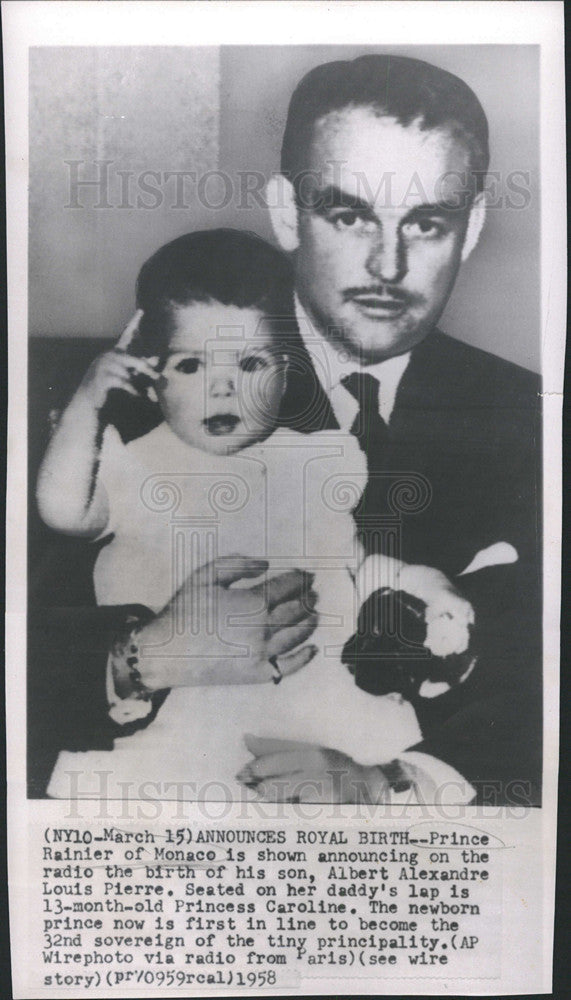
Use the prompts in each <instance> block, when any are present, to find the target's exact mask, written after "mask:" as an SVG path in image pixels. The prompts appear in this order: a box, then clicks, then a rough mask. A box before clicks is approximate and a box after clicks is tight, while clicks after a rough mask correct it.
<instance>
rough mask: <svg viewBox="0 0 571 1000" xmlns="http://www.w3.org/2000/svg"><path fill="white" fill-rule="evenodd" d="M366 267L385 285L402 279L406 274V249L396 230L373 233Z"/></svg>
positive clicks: (372, 275)
mask: <svg viewBox="0 0 571 1000" xmlns="http://www.w3.org/2000/svg"><path fill="white" fill-rule="evenodd" d="M366 267H367V271H368V272H369V274H370V275H371V277H372V278H374V279H375V280H376V281H382V282H383V283H385V284H387V285H389V284H390V285H394V284H396V283H398V282H399V281H402V279H403V277H404V275H405V274H406V251H405V248H404V245H403V242H402V239H401V237H400V233H399V232H398V231H397V232H387V231H385V232H378V233H376V234H375V236H374V238H373V241H372V243H371V247H370V250H369V255H368V257H367V261H366Z"/></svg>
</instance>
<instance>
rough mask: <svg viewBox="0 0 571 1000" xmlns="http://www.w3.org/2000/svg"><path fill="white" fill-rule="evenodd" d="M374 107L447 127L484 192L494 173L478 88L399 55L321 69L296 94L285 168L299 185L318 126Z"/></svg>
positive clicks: (423, 124)
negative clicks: (333, 115)
mask: <svg viewBox="0 0 571 1000" xmlns="http://www.w3.org/2000/svg"><path fill="white" fill-rule="evenodd" d="M352 107H354V108H359V107H367V108H371V109H372V110H373V111H374V112H375V113H376V114H379V115H386V116H389V117H392V118H395V119H396V120H397V122H399V124H401V125H409V124H410V123H411V122H413V121H415V120H418V121H419V124H420V128H421V129H424V130H429V129H434V128H446V129H447V130H448V131H450V132H451V133H452V134H453V135H454V136H455V137H456V138H457V139H458V140H459V141H461V142H464V144H465V145H466V147H467V149H468V151H469V154H470V160H471V169H472V171H473V173H474V176H475V189H476V191H481V190H482V188H483V184H484V176H485V173H486V170H487V169H488V163H489V149H488V121H487V118H486V115H485V112H484V110H483V108H482V105H481V104H480V102H479V100H478V98H477V97H476V95H475V93H474V92H473V90H471V89H470V87H469V86H468V85H467V84H466V83H464V81H463V80H461V79H460V78H459V77H457V76H454V74H453V73H448V72H447V71H446V70H443V69H439V68H438V67H437V66H432V65H431V64H430V63H427V62H422V61H421V60H420V59H410V58H408V57H406V56H395V55H387V54H384V55H364V56H359V57H358V58H357V59H353V60H352V61H350V62H349V61H338V62H330V63H325V64H323V65H321V66H316V67H315V69H312V70H310V72H309V73H307V75H306V76H304V77H303V79H302V80H301V82H300V83H299V84H298V86H297V87H296V89H295V90H294V92H293V95H292V98H291V101H290V105H289V110H288V117H287V122H286V127H285V132H284V137H283V143H282V157H281V170H282V173H283V174H285V176H286V177H288V178H289V179H290V180H291V181H292V182H293V184H294V187H296V190H297V183H296V180H297V181H299V178H300V175H302V173H303V172H304V171H306V170H307V168H308V165H309V163H308V161H309V147H310V145H311V142H312V139H313V130H314V125H315V122H316V121H318V120H319V119H320V118H323V117H324V115H327V114H328V113H329V112H331V111H340V110H342V109H344V108H352Z"/></svg>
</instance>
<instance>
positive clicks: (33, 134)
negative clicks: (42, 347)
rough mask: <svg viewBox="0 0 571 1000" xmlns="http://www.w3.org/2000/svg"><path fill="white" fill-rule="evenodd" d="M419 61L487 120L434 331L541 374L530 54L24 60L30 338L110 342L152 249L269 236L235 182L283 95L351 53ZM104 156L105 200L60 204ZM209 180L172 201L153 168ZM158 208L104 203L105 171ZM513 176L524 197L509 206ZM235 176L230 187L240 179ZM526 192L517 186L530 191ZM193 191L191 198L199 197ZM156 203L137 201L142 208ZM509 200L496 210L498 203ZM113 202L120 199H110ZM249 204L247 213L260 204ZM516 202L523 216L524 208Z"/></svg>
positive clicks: (284, 49) (264, 141) (268, 130)
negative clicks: (488, 181) (485, 202)
mask: <svg viewBox="0 0 571 1000" xmlns="http://www.w3.org/2000/svg"><path fill="white" fill-rule="evenodd" d="M375 51H377V52H378V51H388V52H395V53H401V54H405V55H411V56H415V57H417V58H420V59H426V60H428V61H429V62H433V63H435V64H436V65H438V66H442V67H443V68H444V69H447V70H450V71H451V72H453V73H456V74H457V75H459V76H461V77H462V78H463V79H465V80H466V82H467V83H468V84H469V85H470V86H471V87H472V88H473V89H474V90H475V92H476V93H477V94H478V97H479V98H480V100H481V102H482V104H483V106H484V109H485V111H486V113H487V115H488V119H489V123H490V146H491V163H490V169H491V171H494V172H497V173H498V174H499V179H498V180H497V181H495V182H494V185H495V187H496V193H494V195H493V200H494V201H496V202H497V201H499V202H500V205H499V206H498V207H491V208H490V210H489V213H488V220H487V223H486V228H485V231H484V234H483V237H482V239H481V242H480V244H479V246H478V247H477V248H476V250H475V252H474V253H473V255H472V257H471V258H470V260H469V261H468V263H467V264H466V265H465V267H464V268H463V270H462V271H461V273H460V277H459V279H458V282H457V285H456V287H455V289H454V292H453V295H452V298H451V300H450V302H449V304H448V306H447V308H446V311H445V314H444V316H443V318H442V320H441V323H440V325H441V327H442V328H443V329H444V330H445V331H446V332H448V333H451V334H453V335H454V336H457V337H458V338H459V339H462V340H466V341H468V342H469V343H473V344H476V345H478V346H481V347H483V348H485V349H486V350H490V351H492V352H494V353H496V354H499V355H500V356H502V357H505V358H508V359H509V360H512V361H516V362H517V363H519V364H522V365H524V366H526V367H528V368H532V369H535V370H538V369H539V364H540V292H539V286H540V271H539V262H540V249H539V212H540V204H539V173H538V167H539V163H538V157H539V90H538V86H539V85H538V68H539V61H538V49H537V47H536V46H505V45H496V46H492V45H486V46H410V47H406V48H405V47H403V46H387V47H386V48H383V49H380V48H379V47H378V46H376V47H363V46H360V47H356V46H334V47H333V46H252V47H250V46H248V47H244V46H236V47H234V46H228V47H223V48H221V49H220V50H217V49H211V48H209V49H204V48H202V49H201V48H168V49H167V48H154V47H151V48H142V47H133V48H129V49H125V48H115V49H111V48H105V49H71V48H66V49H49V48H48V49H41V50H35V52H33V53H32V58H31V66H30V69H31V77H30V83H31V105H30V206H31V214H30V332H31V333H32V334H35V335H43V336H66V335H67V336H73V335H79V336H103V335H105V336H110V335H114V334H115V333H117V334H118V333H119V332H120V330H121V328H122V326H123V325H124V324H125V323H126V321H127V320H128V318H129V316H130V314H131V313H132V310H133V306H134V282H135V278H136V275H137V271H138V269H139V267H140V265H141V263H142V262H143V261H144V260H145V259H146V257H147V256H148V255H149V254H150V253H151V252H152V251H153V250H154V249H156V248H157V247H158V246H160V245H161V243H164V242H166V241H167V240H169V239H172V238H174V237H175V236H177V235H179V234H180V233H183V232H186V231H188V230H190V229H193V228H202V227H211V226H219V225H232V226H238V227H240V228H245V229H251V230H253V231H255V232H258V233H259V234H260V235H262V236H265V237H266V238H268V239H272V234H271V229H270V224H269V218H268V215H267V212H266V210H265V208H264V207H263V204H262V203H261V202H262V199H261V197H260V195H259V194H258V195H253V196H250V198H249V199H245V198H244V195H243V173H244V172H245V171H249V172H252V173H253V172H258V173H260V174H262V175H263V176H264V178H269V177H270V176H271V174H272V173H273V172H274V171H276V170H277V169H278V166H279V153H280V147H281V138H282V133H283V127H284V123H285V117H286V111H287V104H288V100H289V96H290V94H291V92H292V90H293V88H294V87H295V85H296V83H297V81H298V80H299V79H300V77H301V76H302V75H303V74H304V73H305V72H306V71H307V70H308V69H310V68H311V67H312V66H315V65H318V64H319V63H321V62H326V61H328V60H330V59H337V58H352V57H354V56H356V55H359V54H361V53H364V52H375ZM72 159H80V160H83V161H85V164H86V166H85V169H84V170H83V168H82V170H83V173H82V176H83V177H86V178H87V177H91V178H93V177H94V176H95V167H94V165H93V161H95V160H97V159H108V160H111V161H112V163H111V166H110V168H109V169H110V175H109V176H110V185H109V190H110V201H111V202H112V203H113V205H114V207H111V208H102V209H94V208H93V207H92V206H93V205H94V204H95V202H96V200H97V197H96V194H95V193H94V192H92V191H89V190H87V189H86V190H85V191H82V192H81V195H80V200H81V201H82V203H83V204H84V205H85V207H84V208H82V209H71V208H65V205H66V203H67V202H69V176H70V173H69V167H67V166H66V165H65V162H64V161H65V160H72ZM184 169H187V170H194V171H196V174H197V178H200V177H201V176H202V177H203V179H204V177H205V176H206V175H207V173H208V172H212V171H216V170H220V171H223V172H224V174H225V175H226V176H227V177H228V178H229V181H227V182H224V183H222V182H220V184H218V185H217V178H216V176H214V174H212V175H211V177H210V180H209V182H208V185H207V186H206V187H205V188H204V191H205V192H206V198H207V199H208V200H209V201H210V204H211V206H214V205H216V206H221V207H216V208H214V207H208V206H207V205H205V204H204V200H205V199H204V196H203V197H202V203H201V199H200V198H198V197H197V186H196V183H195V182H188V183H186V182H185V188H184V193H183V198H182V203H181V202H180V199H179V205H178V206H177V204H176V201H177V199H176V196H175V191H174V182H173V181H172V179H171V180H170V181H168V182H167V181H165V178H164V172H165V171H173V170H184ZM144 170H151V171H155V172H156V174H157V176H158V177H159V180H156V178H155V179H154V180H153V179H152V178H151V180H150V183H151V185H152V186H154V187H155V188H157V189H158V190H159V195H160V196H161V204H159V205H156V206H155V207H152V208H144V207H140V206H139V207H136V206H135V207H129V208H120V207H117V206H118V204H120V203H121V200H122V194H121V187H120V184H121V180H120V177H119V171H127V172H128V173H129V175H130V177H129V192H128V198H127V201H128V202H130V203H131V204H133V202H134V201H135V200H136V198H137V196H138V195H140V194H141V188H140V187H139V186H138V185H139V181H138V180H137V178H140V175H141V172H142V171H144ZM514 171H521V172H522V173H523V174H524V175H526V179H522V178H521V177H519V178H517V177H516V178H514V181H515V183H517V184H518V185H519V186H520V187H525V188H526V189H527V190H528V191H529V195H526V196H525V197H523V196H522V195H517V193H516V192H515V191H512V193H511V194H510V191H509V188H508V178H509V177H510V176H513V174H514ZM241 174H242V182H241V178H240V175H241ZM528 180H529V183H528ZM203 194H204V192H203ZM159 195H154V196H153V195H149V194H143V197H142V199H141V200H142V201H143V202H147V203H154V202H157V201H158V200H159ZM508 199H509V200H511V201H512V203H514V204H517V205H518V207H510V206H509V205H508V204H507V201H508ZM123 200H125V199H124V198H123ZM258 202H260V203H258ZM522 203H524V204H523V207H521V206H522Z"/></svg>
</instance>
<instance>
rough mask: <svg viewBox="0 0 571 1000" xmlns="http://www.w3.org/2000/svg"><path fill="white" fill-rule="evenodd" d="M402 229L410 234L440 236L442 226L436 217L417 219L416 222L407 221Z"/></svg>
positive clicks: (442, 231) (442, 229) (442, 230)
mask: <svg viewBox="0 0 571 1000" xmlns="http://www.w3.org/2000/svg"><path fill="white" fill-rule="evenodd" d="M403 229H404V230H405V232H407V233H408V234H409V235H410V236H442V235H443V233H444V226H443V224H442V223H441V222H439V221H438V220H436V219H417V220H416V222H407V223H406V224H405V225H404V226H403Z"/></svg>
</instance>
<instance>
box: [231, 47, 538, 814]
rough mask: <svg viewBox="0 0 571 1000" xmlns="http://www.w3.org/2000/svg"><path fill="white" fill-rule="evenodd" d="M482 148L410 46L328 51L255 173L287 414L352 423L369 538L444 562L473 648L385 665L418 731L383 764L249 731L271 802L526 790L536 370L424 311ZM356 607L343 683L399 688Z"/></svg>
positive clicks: (442, 287)
mask: <svg viewBox="0 0 571 1000" xmlns="http://www.w3.org/2000/svg"><path fill="white" fill-rule="evenodd" d="M488 159H489V154H488V127H487V121H486V116H485V113H484V111H483V109H482V107H481V105H480V103H479V101H478V99H477V97H476V96H475V94H474V93H473V92H472V91H471V90H470V88H469V87H468V86H467V85H466V84H465V83H463V81H461V80H459V79H458V78H457V77H455V76H452V75H451V74H449V73H447V72H444V71H442V70H440V69H437V68H436V67H434V66H431V65H429V64H427V63H424V62H420V61H418V60H413V59H406V58H402V57H394V56H363V57H361V58H359V59H356V60H354V61H352V62H334V63H328V64H326V65H323V66H319V67H317V68H316V69H314V70H312V71H311V72H310V73H308V74H307V76H306V77H305V78H304V79H303V80H302V81H301V83H300V84H299V86H298V87H297V89H296V91H295V92H294V95H293V97H292V100H291V103H290V108H289V113H288V120H287V124H286V130H285V135H284V140H283V146H282V172H281V174H280V175H279V176H277V177H275V178H274V179H272V181H271V182H270V185H269V187H268V203H269V205H270V210H271V213H272V221H273V225H274V230H275V233H276V236H277V238H278V240H279V243H280V245H281V246H282V248H283V249H284V250H285V251H287V252H288V253H289V254H290V255H291V256H292V260H293V264H294V268H295V275H296V279H295V280H296V290H297V319H298V327H299V335H297V334H296V335H294V336H293V339H292V343H291V344H290V358H291V360H292V369H293V372H294V374H293V376H292V378H291V381H290V386H289V392H288V396H287V399H286V405H285V408H284V420H285V421H286V422H288V423H290V425H294V426H296V427H297V428H298V429H303V430H314V429H318V428H323V427H330V428H334V427H340V428H342V429H345V430H350V431H352V432H353V433H356V434H357V436H358V437H359V440H360V442H361V445H362V447H363V449H364V450H365V452H366V455H367V460H368V468H369V475H370V480H369V484H368V486H367V489H366V491H365V495H364V496H363V498H362V500H361V502H360V504H359V508H358V510H357V512H356V517H357V522H358V525H359V528H360V530H361V533H362V537H363V539H364V542H365V545H366V548H367V551H368V552H369V553H373V552H376V553H381V554H392V555H393V556H394V555H396V556H398V559H399V560H400V561H402V562H404V563H407V564H423V565H425V566H430V567H434V568H437V569H438V570H440V571H441V572H442V573H443V574H444V575H445V577H446V580H447V581H448V583H449V586H450V590H451V592H452V591H453V592H454V594H455V595H457V596H459V597H463V598H464V599H465V600H467V601H468V602H469V603H470V605H471V607H472V609H473V615H474V619H475V624H474V627H473V629H472V640H471V647H470V648H471V650H472V651H473V653H474V656H473V657H472V659H471V661H470V664H469V666H470V669H468V670H466V671H465V672H464V673H462V671H458V674H457V676H456V678H455V681H454V682H452V683H447V684H443V685H441V686H440V687H434V686H432V688H429V691H428V693H429V694H431V695H435V696H431V697H423V694H425V693H426V688H424V689H423V687H422V685H421V684H420V682H417V683H413V681H414V679H415V677H416V679H417V681H418V676H419V675H418V670H417V674H416V675H415V673H414V670H415V664H414V663H412V674H411V672H410V671H407V670H406V669H405V670H403V671H402V672H401V673H402V678H403V681H402V687H401V690H402V691H403V693H405V694H406V695H407V697H410V699H411V700H412V701H413V704H414V705H415V708H416V711H417V715H418V718H419V721H420V724H421V728H422V732H423V740H422V742H421V743H420V744H419V745H418V746H416V747H413V748H411V749H410V751H407V752H406V753H404V754H403V755H401V757H399V760H397V761H391V762H389V763H388V765H387V763H386V762H384V763H383V762H379V764H380V765H381V766H379V767H378V768H377V769H374V768H372V769H371V768H361V767H359V765H357V764H355V762H353V761H350V760H349V759H348V758H346V757H345V758H344V757H343V755H340V754H338V753H334V752H333V751H329V750H327V749H324V748H318V747H310V746H305V745H292V744H281V743H280V742H279V741H267V740H258V739H251V740H250V749H251V751H252V753H253V754H254V760H253V761H252V762H251V764H250V765H249V766H248V768H246V769H245V770H244V773H243V775H242V779H243V780H244V781H245V782H248V783H250V784H255V785H256V786H257V788H258V790H259V792H260V793H261V794H262V795H267V796H268V797H275V795H276V787H277V785H274V784H273V782H274V781H275V780H278V781H279V782H280V783H281V786H280V787H281V791H280V793H279V794H280V796H283V795H284V794H285V796H286V797H288V796H289V797H292V798H301V799H303V798H308V799H310V800H315V799H316V798H320V797H321V798H323V800H324V801H331V800H341V801H353V800H355V799H356V798H358V797H362V796H363V795H364V796H365V798H369V799H370V800H372V801H384V800H386V798H387V797H388V796H389V795H390V789H391V788H392V789H395V788H396V789H400V790H406V789H407V788H410V787H411V786H413V787H414V790H415V793H416V795H417V797H418V798H419V799H420V800H423V799H424V800H428V799H430V800H434V799H436V800H438V798H439V794H440V791H439V790H442V789H443V788H444V787H446V786H447V787H450V786H451V785H455V784H456V783H457V785H458V790H459V791H458V799H457V800H458V801H464V802H468V801H477V802H482V803H489V804H498V803H503V804H509V803H514V802H518V803H521V802H523V803H526V804H539V801H540V785H541V709H540V706H541V670H540V650H541V638H540V636H541V614H540V605H541V597H540V593H541V589H540V568H539V553H538V548H539V546H538V537H539V535H540V520H539V496H540V486H539V476H538V471H537V470H538V465H539V456H540V440H541V437H540V423H539V411H538V404H539V391H538V390H539V385H538V380H537V379H536V378H535V377H534V376H533V375H532V374H531V373H529V372H527V371H525V370H524V369H521V368H518V367H517V366H515V365H512V364H509V363H507V362H505V361H501V360H500V359H498V358H496V357H495V356H493V355H491V354H487V353H485V352H483V351H480V350H477V349H475V348H473V347H469V346H467V345H465V344H462V343H460V342H458V341H456V340H454V339H452V338H450V337H447V336H445V335H444V334H443V333H441V332H439V331H438V330H437V328H436V324H437V323H438V320H439V317H440V315H441V313H442V311H443V309H444V307H445V305H446V302H447V300H448V297H449V295H450V293H451V291H452V288H453V285H454V282H455V279H456V276H457V273H458V270H459V268H460V266H461V264H462V262H463V261H465V260H466V259H467V257H468V256H469V254H470V253H471V251H472V250H473V248H474V246H475V245H476V243H477V240H478V237H479V235H480V232H481V229H482V226H483V223H484V215H485V201H484V193H483V184H484V177H485V173H486V170H487V167H488ZM399 490H400V491H401V501H402V502H401V504H400V507H398V509H395V497H397V496H398V493H399ZM403 490H404V494H403V492H402V491H403ZM407 490H408V499H407ZM395 491H396V492H395ZM415 491H416V493H417V496H416V497H415V496H414V493H415ZM397 506H398V503H397ZM395 514H396V515H397V518H396V520H398V531H397V533H396V536H395V530H394V522H395V516H394V515H395ZM391 525H392V528H391V530H389V528H390V526H391ZM395 537H396V538H397V547H398V551H395ZM391 546H392V547H391ZM377 611H378V602H377ZM362 624H363V630H364V631H365V633H367V632H368V633H369V637H368V638H369V642H368V645H367V642H365V644H364V645H363V642H361V646H360V647H359V646H357V653H356V654H355V655H353V657H352V661H351V662H352V665H353V669H354V670H355V674H356V682H357V683H358V684H360V686H361V687H363V688H365V690H368V691H370V692H371V693H372V695H375V694H381V693H384V692H386V691H387V690H394V686H393V687H391V684H393V685H394V684H395V682H394V680H393V679H392V680H388V679H387V671H390V670H393V674H394V660H393V661H392V662H391V661H389V660H388V659H386V658H383V655H382V651H383V649H386V645H385V646H383V641H384V640H383V637H382V635H381V636H380V637H378V642H377V639H375V638H374V637H373V636H371V634H370V633H371V620H369V621H368V623H367V621H365V622H364V623H362ZM381 625H382V623H381ZM380 631H381V632H382V627H381V629H380ZM401 638H402V637H401ZM404 639H405V644H404V647H403V648H401V650H400V652H401V657H404V659H406V661H407V663H408V662H409V660H410V648H407V645H406V636H405V637H404ZM375 642H377V645H376V646H375ZM359 648H360V650H361V653H364V652H366V651H368V653H367V655H366V656H365V655H359ZM375 649H376V650H377V655H375ZM417 652H418V651H417ZM412 659H413V660H414V656H413V657H412ZM421 665H422V664H421ZM417 667H418V662H417ZM449 680H450V678H449ZM284 782H285V783H286V791H285V793H284V791H283V789H284ZM288 783H289V784H288Z"/></svg>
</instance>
